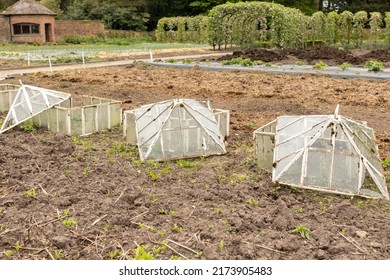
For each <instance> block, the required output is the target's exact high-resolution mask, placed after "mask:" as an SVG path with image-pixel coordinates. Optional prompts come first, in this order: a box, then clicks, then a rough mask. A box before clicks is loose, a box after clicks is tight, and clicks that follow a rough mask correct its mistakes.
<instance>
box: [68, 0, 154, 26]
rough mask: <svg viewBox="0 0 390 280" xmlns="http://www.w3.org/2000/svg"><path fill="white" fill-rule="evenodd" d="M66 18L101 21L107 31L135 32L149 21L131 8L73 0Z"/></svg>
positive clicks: (103, 2)
mask: <svg viewBox="0 0 390 280" xmlns="http://www.w3.org/2000/svg"><path fill="white" fill-rule="evenodd" d="M67 17H68V18H69V19H76V20H102V21H103V22H104V24H105V26H106V28H108V29H119V30H137V31H142V30H145V29H146V26H145V23H147V21H148V19H149V15H148V14H147V13H142V12H139V11H138V10H137V8H136V7H132V6H119V5H118V4H116V3H114V2H112V3H110V1H102V0H75V1H74V4H73V5H72V6H70V7H69V10H68V14H67Z"/></svg>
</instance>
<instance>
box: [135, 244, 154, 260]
mask: <svg viewBox="0 0 390 280" xmlns="http://www.w3.org/2000/svg"><path fill="white" fill-rule="evenodd" d="M147 249H148V246H147V245H138V244H137V248H136V249H135V250H134V253H135V254H134V258H132V259H131V260H154V256H153V254H152V253H150V252H148V250H147Z"/></svg>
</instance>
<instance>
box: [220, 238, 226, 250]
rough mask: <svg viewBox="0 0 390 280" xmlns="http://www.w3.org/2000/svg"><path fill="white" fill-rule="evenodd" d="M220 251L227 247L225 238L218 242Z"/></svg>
mask: <svg viewBox="0 0 390 280" xmlns="http://www.w3.org/2000/svg"><path fill="white" fill-rule="evenodd" d="M218 248H219V251H221V252H222V250H223V249H224V248H225V241H223V239H222V240H221V241H220V242H219V244H218Z"/></svg>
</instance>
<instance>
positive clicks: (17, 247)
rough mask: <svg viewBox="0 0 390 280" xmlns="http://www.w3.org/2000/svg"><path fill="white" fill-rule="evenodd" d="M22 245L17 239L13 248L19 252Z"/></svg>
mask: <svg viewBox="0 0 390 280" xmlns="http://www.w3.org/2000/svg"><path fill="white" fill-rule="evenodd" d="M22 247H23V246H22V245H21V244H20V242H19V241H16V243H15V245H14V248H15V250H16V252H19V251H20V250H21V249H22Z"/></svg>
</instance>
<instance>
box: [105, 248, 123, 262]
mask: <svg viewBox="0 0 390 280" xmlns="http://www.w3.org/2000/svg"><path fill="white" fill-rule="evenodd" d="M117 256H122V252H121V251H118V250H114V251H111V252H109V253H108V258H109V259H110V260H114V259H116V258H117Z"/></svg>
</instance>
